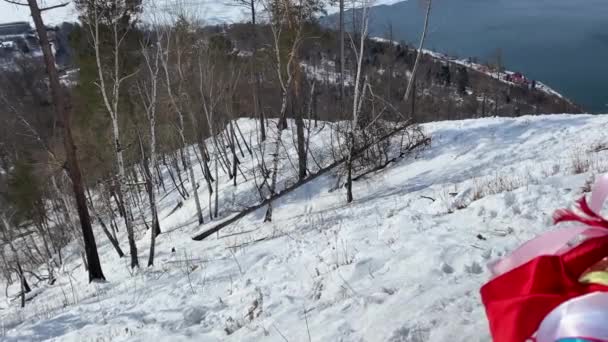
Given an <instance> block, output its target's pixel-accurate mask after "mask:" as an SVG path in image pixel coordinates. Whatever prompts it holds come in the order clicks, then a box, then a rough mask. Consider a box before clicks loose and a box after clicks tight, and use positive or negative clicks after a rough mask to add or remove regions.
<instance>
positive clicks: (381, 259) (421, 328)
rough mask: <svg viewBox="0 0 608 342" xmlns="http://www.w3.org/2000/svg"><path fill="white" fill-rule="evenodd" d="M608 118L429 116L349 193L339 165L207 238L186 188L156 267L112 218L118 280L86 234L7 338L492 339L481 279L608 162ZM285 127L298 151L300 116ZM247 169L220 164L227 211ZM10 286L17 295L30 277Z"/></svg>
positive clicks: (319, 151) (323, 150) (240, 202)
mask: <svg viewBox="0 0 608 342" xmlns="http://www.w3.org/2000/svg"><path fill="white" fill-rule="evenodd" d="M239 124H240V126H241V129H242V130H243V133H244V134H245V136H248V135H249V133H250V132H253V131H254V130H255V122H254V121H252V120H247V119H241V120H239ZM607 124H608V116H593V115H543V116H524V117H519V118H483V119H471V120H463V121H444V122H436V123H429V124H425V125H424V126H423V127H424V129H425V131H426V132H427V133H428V134H430V135H431V136H432V139H433V142H432V146H430V147H428V148H426V149H425V150H422V151H419V152H418V153H416V154H415V155H412V156H410V157H407V158H405V159H403V160H400V161H398V162H396V163H394V164H391V165H390V166H389V167H388V168H387V169H385V170H383V171H382V172H378V173H376V174H372V175H369V176H367V177H365V178H363V179H362V180H360V181H358V182H355V184H354V189H353V192H354V196H355V201H354V202H353V203H351V204H350V205H348V204H346V203H345V193H344V191H343V189H337V190H335V189H333V188H334V187H335V184H336V176H335V174H334V175H327V176H324V177H321V178H319V179H317V180H316V181H313V182H311V183H309V184H307V185H305V186H304V187H302V188H300V189H299V190H297V191H295V192H293V193H291V194H289V195H287V196H286V197H284V198H283V199H281V200H280V201H278V203H277V204H276V205H275V209H274V216H273V222H272V223H263V222H262V220H263V216H264V210H263V209H262V210H258V211H256V212H254V213H253V214H251V215H249V216H246V217H245V218H243V219H242V220H240V221H239V222H237V223H236V224H234V225H231V226H229V227H227V228H225V229H224V230H222V231H220V232H219V234H218V235H213V236H212V237H209V238H208V239H206V240H204V241H201V242H196V241H193V240H192V239H191V237H192V236H193V235H195V234H196V233H199V232H201V231H204V230H206V229H209V228H210V227H212V225H213V224H212V223H209V222H207V221H206V224H205V225H203V226H201V227H198V226H197V225H196V214H195V211H194V208H195V206H194V201H193V200H192V198H190V199H189V200H187V201H185V202H184V205H183V207H182V208H180V209H178V210H177V211H176V212H175V213H173V214H171V215H169V213H170V212H171V211H172V209H173V208H174V207H175V204H176V203H177V200H178V196H179V195H178V194H177V193H176V192H172V193H171V194H170V195H169V196H166V197H165V198H164V199H163V200H162V202H161V206H160V214H159V216H160V218H161V225H162V229H163V234H161V235H160V236H159V238H158V240H157V253H158V254H157V258H156V264H155V266H154V267H151V268H146V267H142V268H141V269H140V270H136V271H131V270H130V268H129V267H128V263H129V261H128V258H124V259H119V258H118V257H117V255H116V253H115V252H114V251H113V249H112V247H111V246H110V245H109V243H108V242H107V241H106V239H105V238H104V237H103V235H102V234H101V232H99V231H98V232H97V235H96V237H97V241H98V245H99V246H100V256H101V260H102V266H103V269H104V272H105V275H106V277H107V279H108V281H107V282H106V283H102V284H99V283H93V284H88V283H87V276H86V274H85V272H84V270H83V267H82V265H81V262H80V259H79V258H78V253H77V248H76V247H75V246H72V247H71V248H69V249H68V250H66V251H65V254H66V255H67V256H66V259H67V260H68V261H67V262H66V264H65V265H64V270H63V271H62V273H61V274H60V275H59V276H58V280H57V282H56V284H55V285H53V286H48V285H40V286H39V287H38V289H37V290H36V294H37V296H36V297H35V298H32V299H31V301H30V302H28V303H27V305H26V308H25V309H23V310H21V309H20V308H18V300H17V301H9V300H7V299H6V298H4V297H2V299H3V300H0V322H2V323H1V324H0V337H1V339H2V340H3V341H24V340H27V341H39V340H52V341H149V340H154V341H285V340H288V341H309V340H311V341H391V342H397V341H408V342H413V341H417V342H422V341H489V340H490V338H489V333H488V327H487V323H486V320H485V316H484V311H483V307H482V305H481V302H480V297H479V293H478V291H479V288H480V286H481V285H482V284H483V283H484V282H486V281H487V280H488V279H489V277H490V274H489V271H488V270H487V268H486V266H485V265H486V264H487V263H488V262H489V261H491V260H493V259H495V258H497V257H499V256H501V255H504V253H506V252H508V251H510V250H512V249H513V248H515V247H516V246H518V245H519V244H520V243H522V242H523V241H525V240H527V239H529V238H531V237H533V236H534V235H535V234H537V233H539V232H542V231H544V230H546V229H551V227H552V226H551V223H550V218H551V215H552V213H553V211H554V210H555V209H557V208H561V207H565V206H568V205H570V204H571V203H572V201H573V200H574V199H576V198H578V197H579V196H580V195H581V193H582V190H581V188H582V187H583V185H584V184H585V182H586V181H587V180H588V179H590V178H591V177H592V175H593V174H597V173H599V172H605V171H607V170H608V154H606V152H605V151H604V152H592V150H596V149H597V147H598V146H600V143H602V142H606V141H607V139H608V132H607V131H606V130H605V127H606V125H607ZM330 127H331V125H330V124H323V123H320V126H319V128H318V129H315V130H314V131H313V135H312V147H311V150H312V151H313V153H315V155H316V156H321V157H319V158H318V160H317V161H318V162H319V163H321V164H322V165H324V164H327V163H328V162H329V159H328V156H327V155H328V153H327V151H328V146H329V128H330ZM292 129H295V128H293V127H292ZM284 138H285V139H284V141H285V142H286V146H287V147H288V148H289V149H290V153H289V155H290V156H292V158H295V153H294V150H293V147H290V146H292V145H293V144H292V143H291V141H292V140H291V139H292V133H291V132H290V130H287V131H286V132H285V133H284ZM271 139H272V138H271ZM252 140H253V141H255V138H253V139H252ZM271 141H272V140H271ZM323 156H324V157H323ZM191 157H192V158H194V157H193V156H192V155H191ZM247 157H248V156H247ZM247 157H246V158H244V159H243V164H242V166H243V167H244V168H245V170H244V171H245V174H246V175H250V174H249V173H248V172H247V170H250V169H251V167H252V165H253V164H254V161H253V160H251V159H250V158H247ZM282 167H283V174H290V175H291V176H293V173H294V171H293V170H292V169H291V166H290V165H289V164H288V163H286V165H283V166H282ZM197 169H199V168H198V167H197ZM197 171H198V173H197V177H199V178H200V179H202V174H201V173H200V169H199V170H197ZM581 171H582V173H578V172H581ZM248 179H249V182H244V181H243V180H242V179H241V180H240V184H239V186H238V188H236V189H235V188H234V187H233V186H232V185H231V182H230V181H229V180H228V179H227V178H226V177H221V179H220V184H221V192H220V201H221V202H222V208H223V209H224V210H225V211H224V213H223V214H224V215H229V214H230V212H235V211H237V210H239V209H241V208H243V207H244V206H247V205H251V204H253V201H255V200H257V197H256V196H257V195H256V194H255V193H254V192H253V191H252V189H253V182H252V180H251V177H248ZM281 181H282V182H285V181H286V179H282V180H281ZM332 189H333V190H332ZM206 191H207V190H206V187H205V186H204V185H203V186H201V188H200V189H199V192H200V195H201V198H202V199H206V198H207V195H208V194H207V193H206ZM206 202H207V201H206V200H204V201H203V203H206ZM205 209H206V208H205ZM206 220H207V217H206ZM120 233H121V235H120V241H121V244H122V247H123V249H125V250H127V246H126V242H125V241H126V237H125V236H124V235H122V234H124V229H121V232H120ZM137 238H138V248H139V255H140V258H141V259H140V261H141V263H142V264H144V262H145V260H146V259H147V253H148V247H149V235H148V232H146V231H145V229H144V228H141V227H140V228H139V230H138V234H137ZM173 248H174V249H175V252H174V253H173V252H172V249H173ZM1 285H2V284H0V286H1ZM2 287H3V286H2ZM8 290H9V291H8V292H9V297H12V296H14V295H15V294H16V293H17V291H18V288H17V286H16V285H12V286H10V287H9V289H8ZM0 296H3V295H0Z"/></svg>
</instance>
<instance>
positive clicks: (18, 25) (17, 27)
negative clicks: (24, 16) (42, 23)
mask: <svg viewBox="0 0 608 342" xmlns="http://www.w3.org/2000/svg"><path fill="white" fill-rule="evenodd" d="M33 33H34V30H32V26H30V23H28V22H26V21H17V22H14V23H5V24H0V40H1V39H2V38H3V37H10V36H19V35H26V34H33Z"/></svg>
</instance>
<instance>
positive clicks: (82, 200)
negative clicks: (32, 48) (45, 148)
mask: <svg viewBox="0 0 608 342" xmlns="http://www.w3.org/2000/svg"><path fill="white" fill-rule="evenodd" d="M28 5H29V7H30V12H31V14H32V19H33V21H34V24H35V26H36V31H37V33H38V39H39V40H40V46H41V48H42V53H43V55H44V61H45V64H46V69H47V73H48V76H49V83H50V86H51V94H52V98H53V103H54V106H55V110H56V112H57V114H58V116H60V117H61V119H62V121H63V122H62V124H63V142H64V148H65V153H66V159H67V160H66V166H67V169H68V171H69V174H70V178H71V180H72V187H73V190H74V196H75V197H76V206H77V209H78V216H79V218H80V225H81V228H82V236H83V239H84V244H85V252H86V256H87V261H88V265H89V281H94V280H105V276H104V275H103V272H102V269H101V263H100V261H99V255H98V254H97V245H96V243H95V235H94V234H93V228H92V226H91V218H90V217H89V210H88V208H87V202H86V197H85V194H84V187H83V184H82V175H81V173H80V166H79V165H78V159H77V157H76V146H75V144H74V139H73V137H72V130H71V126H70V111H71V108H70V105H69V100H68V98H67V94H66V93H65V91H64V90H63V88H62V86H61V83H60V81H59V74H58V72H57V68H56V67H55V57H54V56H53V52H52V51H51V45H50V43H49V40H48V36H47V32H46V26H45V25H44V22H43V21H42V16H41V13H40V8H39V7H38V3H37V2H36V0H28Z"/></svg>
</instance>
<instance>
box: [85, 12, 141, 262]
mask: <svg viewBox="0 0 608 342" xmlns="http://www.w3.org/2000/svg"><path fill="white" fill-rule="evenodd" d="M127 11H128V8H127V7H124V6H120V5H115V6H104V5H103V4H102V3H101V2H100V1H99V0H87V6H86V8H85V13H84V14H85V15H84V16H83V18H85V23H86V25H87V26H88V29H89V33H90V35H91V43H92V45H93V49H94V50H95V63H96V66H97V75H98V82H99V83H98V84H97V85H98V87H99V90H100V92H101V96H102V99H103V103H104V106H105V109H106V111H107V113H108V115H109V116H110V119H111V121H112V134H113V136H114V139H113V140H114V148H115V154H116V166H117V168H118V176H117V183H116V189H115V190H116V192H117V195H118V198H119V199H121V201H122V202H123V203H122V205H123V206H124V200H125V197H126V196H127V194H128V190H127V188H128V184H127V179H126V167H125V161H124V147H123V145H122V143H121V134H120V124H119V120H120V115H121V113H120V111H121V110H122V109H121V108H120V103H121V99H120V97H121V85H122V84H123V82H124V81H125V80H127V79H128V78H130V77H132V76H133V75H134V74H133V73H132V74H128V75H124V70H122V68H121V63H120V58H121V50H122V49H123V44H124V42H125V38H126V37H127V34H128V33H129V31H130V25H129V24H127V25H125V24H124V22H123V20H122V19H123V18H124V16H125V13H126V12H127ZM102 28H108V29H109V30H110V35H111V44H110V45H111V49H110V51H111V57H112V58H111V59H112V66H111V68H110V70H111V72H110V75H109V76H108V75H106V71H105V70H106V65H104V64H102V51H101V49H102V40H101V37H100V35H101V30H102ZM104 52H105V51H104ZM124 220H125V226H126V229H127V237H128V240H129V253H130V256H131V267H132V268H135V267H138V266H139V260H138V257H137V245H136V243H135V232H134V230H133V220H132V218H131V215H129V213H126V212H125V213H124Z"/></svg>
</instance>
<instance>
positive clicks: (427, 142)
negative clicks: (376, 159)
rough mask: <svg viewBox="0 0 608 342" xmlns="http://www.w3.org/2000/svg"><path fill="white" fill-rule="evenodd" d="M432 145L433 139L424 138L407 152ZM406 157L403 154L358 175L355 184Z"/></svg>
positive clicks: (354, 180)
mask: <svg viewBox="0 0 608 342" xmlns="http://www.w3.org/2000/svg"><path fill="white" fill-rule="evenodd" d="M430 143H431V138H424V139H422V140H420V141H419V142H417V143H415V144H414V145H412V146H410V147H408V148H407V150H406V151H407V152H411V151H413V150H415V149H417V148H418V147H420V146H423V145H428V144H430ZM405 155H406V153H401V154H399V155H398V156H397V157H395V158H392V159H389V160H387V161H386V162H384V163H382V164H381V165H378V166H376V167H374V168H372V169H370V170H368V171H365V172H363V173H362V174H360V175H358V176H357V177H354V178H353V182H356V181H358V180H359V179H361V178H363V177H365V176H367V175H369V174H370V173H374V172H377V171H380V170H382V169H384V168H386V167H387V166H389V165H390V164H391V163H394V162H396V161H397V160H399V159H401V158H403V157H404V156H405Z"/></svg>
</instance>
